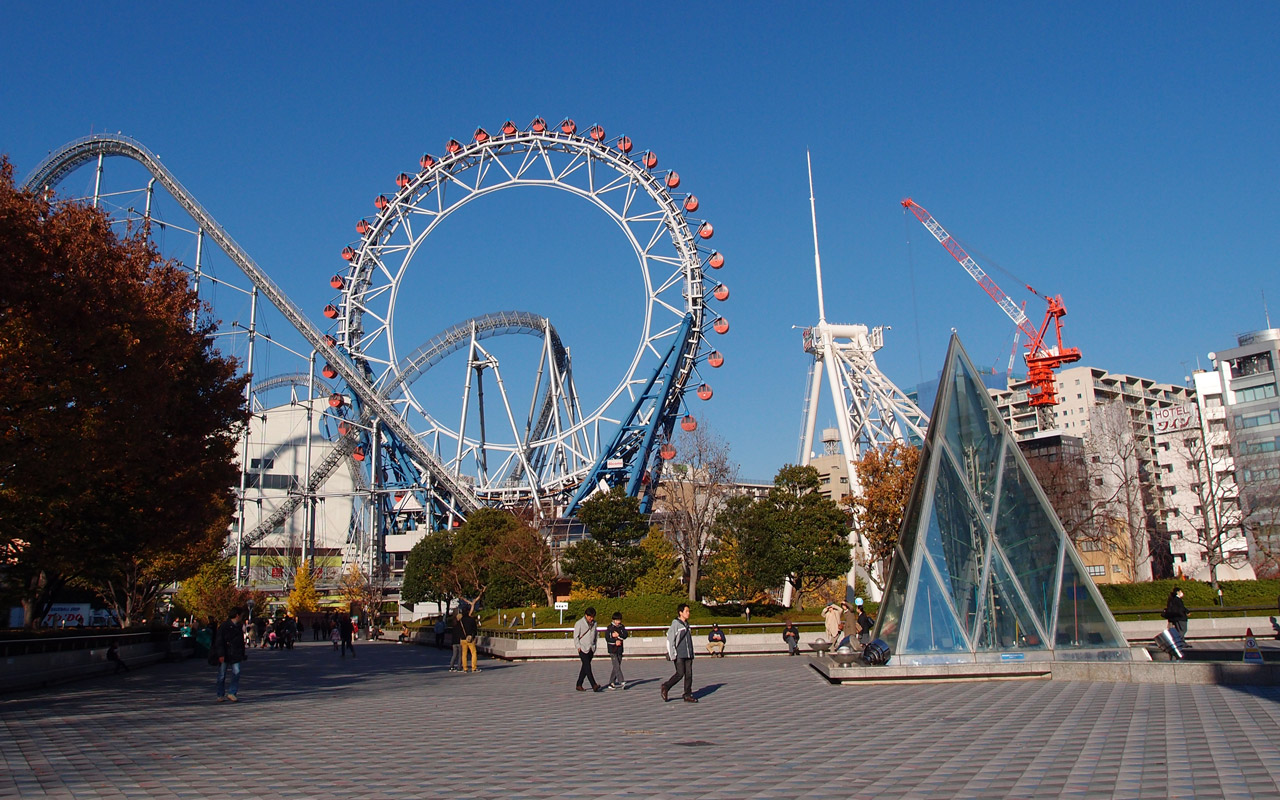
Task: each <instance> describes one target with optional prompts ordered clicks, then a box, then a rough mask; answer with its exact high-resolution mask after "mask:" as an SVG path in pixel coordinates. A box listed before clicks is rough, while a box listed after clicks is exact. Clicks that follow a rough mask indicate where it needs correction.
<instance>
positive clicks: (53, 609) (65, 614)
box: [40, 603, 90, 628]
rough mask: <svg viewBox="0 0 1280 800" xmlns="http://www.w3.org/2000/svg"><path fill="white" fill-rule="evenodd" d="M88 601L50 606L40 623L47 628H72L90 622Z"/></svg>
mask: <svg viewBox="0 0 1280 800" xmlns="http://www.w3.org/2000/svg"><path fill="white" fill-rule="evenodd" d="M89 615H90V611H89V604H88V603H59V604H57V605H54V606H50V608H49V613H48V614H46V615H45V617H44V619H43V620H41V622H40V624H41V625H43V626H44V627H46V628H72V627H75V626H77V625H87V624H89Z"/></svg>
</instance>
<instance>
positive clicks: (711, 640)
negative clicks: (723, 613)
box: [707, 622, 725, 658]
mask: <svg viewBox="0 0 1280 800" xmlns="http://www.w3.org/2000/svg"><path fill="white" fill-rule="evenodd" d="M724 642H725V638H724V631H722V630H720V623H718V622H717V623H715V624H714V625H712V626H711V632H710V633H708V634H707V652H708V653H710V654H711V655H713V656H719V657H721V658H724Z"/></svg>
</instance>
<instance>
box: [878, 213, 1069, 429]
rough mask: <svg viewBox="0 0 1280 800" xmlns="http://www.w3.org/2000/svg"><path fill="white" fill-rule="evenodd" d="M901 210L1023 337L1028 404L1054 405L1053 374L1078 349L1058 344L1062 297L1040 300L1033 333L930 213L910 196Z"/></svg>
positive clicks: (1021, 313)
mask: <svg viewBox="0 0 1280 800" xmlns="http://www.w3.org/2000/svg"><path fill="white" fill-rule="evenodd" d="M902 207H903V208H906V209H908V210H910V211H911V213H912V214H915V216H916V219H918V220H920V223H921V224H922V225H924V227H925V228H926V229H927V230H928V231H929V233H931V234H933V238H935V239H937V240H938V243H939V244H941V245H942V246H943V247H945V248H946V250H947V252H948V253H950V254H951V257H952V258H954V259H955V260H956V261H958V262H960V266H962V267H964V270H965V272H968V273H969V276H970V277H971V278H973V279H974V280H975V281H977V283H978V285H979V286H981V287H982V289H983V291H985V292H986V293H987V295H988V296H990V297H991V299H992V300H994V301H995V303H996V305H998V306H1000V308H1001V309H1002V310H1003V311H1004V313H1005V314H1006V315H1007V316H1008V317H1009V319H1011V320H1013V324H1014V325H1016V326H1017V328H1018V330H1020V331H1021V332H1022V333H1023V335H1025V336H1026V337H1027V343H1026V345H1024V346H1025V347H1026V349H1027V352H1026V353H1024V354H1023V358H1024V359H1025V360H1026V362H1027V381H1028V382H1029V383H1030V384H1031V385H1032V387H1033V388H1032V391H1031V392H1030V393H1029V395H1028V403H1029V404H1030V405H1032V406H1040V407H1042V406H1054V405H1057V404H1058V391H1057V385H1056V383H1055V381H1054V371H1055V370H1057V369H1058V368H1059V367H1061V366H1062V365H1063V364H1070V363H1072V362H1075V361H1079V360H1080V348H1078V347H1066V346H1064V345H1063V344H1062V318H1063V317H1065V316H1066V315H1067V307H1066V305H1064V304H1063V302H1062V295H1055V296H1053V297H1046V298H1044V299H1045V302H1047V303H1048V306H1049V307H1048V309H1046V311H1045V315H1044V322H1043V323H1041V325H1040V328H1039V330H1037V329H1036V328H1035V326H1033V325H1032V324H1031V320H1030V319H1029V318H1028V317H1027V315H1026V313H1025V312H1024V311H1023V310H1022V308H1020V307H1019V306H1018V304H1017V303H1015V302H1013V300H1012V299H1011V298H1010V297H1009V295H1007V294H1005V293H1004V290H1003V289H1001V288H1000V287H999V286H997V285H996V282H995V281H994V280H992V279H991V276H990V275H988V274H987V273H986V271H984V270H983V269H982V267H980V266H978V262H976V261H974V260H973V257H972V256H970V255H969V254H968V253H966V252H965V250H964V248H963V247H961V246H960V243H959V242H957V241H956V240H955V238H953V237H952V236H951V234H950V233H947V229H946V228H944V227H942V224H941V223H940V222H938V221H937V220H936V219H934V218H933V215H932V214H930V213H929V212H928V211H926V210H925V209H924V208H923V207H922V206H921V205H920V204H919V203H916V202H915V201H914V200H912V199H911V198H910V197H908V198H907V199H906V200H903V201H902ZM1027 290H1028V291H1030V292H1031V293H1032V294H1037V295H1038V294H1039V293H1038V292H1037V291H1036V290H1035V289H1032V288H1031V287H1030V286H1028V287H1027ZM1051 327H1052V330H1053V335H1054V340H1055V342H1056V344H1055V345H1054V346H1052V347H1050V346H1048V345H1046V343H1045V336H1047V335H1048V334H1049V332H1050V328H1051Z"/></svg>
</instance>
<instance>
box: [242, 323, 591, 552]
mask: <svg viewBox="0 0 1280 800" xmlns="http://www.w3.org/2000/svg"><path fill="white" fill-rule="evenodd" d="M473 333H474V335H475V338H476V339H477V340H480V339H489V338H492V337H494V336H500V335H502V334H508V333H523V334H528V335H532V336H547V337H549V338H550V340H551V353H552V356H553V357H554V358H555V363H556V368H557V369H558V370H560V374H562V375H563V374H564V373H565V372H567V371H568V369H569V353H568V351H566V350H565V348H564V345H563V343H561V341H560V334H558V333H556V329H555V328H554V327H553V326H552V325H551V322H550V320H548V319H547V318H546V317H543V316H540V315H538V314H531V313H529V312H527V311H499V312H496V313H492V314H484V315H482V316H479V317H475V318H473V319H469V320H467V321H466V322H462V323H459V324H458V325H454V326H453V327H451V328H448V329H446V330H444V331H441V332H440V333H438V334H436V335H435V336H433V337H431V338H430V339H429V340H427V342H426V344H424V345H422V346H421V347H419V348H418V349H417V350H415V351H413V352H412V353H410V354H409V355H408V356H407V357H406V358H405V359H404V360H403V361H402V362H401V363H400V365H399V367H398V368H397V369H396V379H395V381H393V382H392V383H391V384H390V385H389V386H388V387H387V390H386V394H388V395H391V394H394V392H395V390H396V389H398V388H399V387H400V386H402V385H404V384H408V383H413V381H414V380H416V379H417V378H418V376H419V375H421V374H422V373H424V372H426V371H427V370H429V369H431V367H433V366H435V365H436V364H438V363H440V362H441V361H442V360H444V358H445V357H446V356H448V355H450V354H451V353H455V352H457V351H458V350H461V349H462V348H463V347H465V346H466V344H467V343H468V342H469V341H470V340H471V336H472V335H473ZM308 380H314V381H315V385H316V386H320V387H326V388H327V387H328V384H326V383H325V382H324V381H322V380H321V379H319V378H310V376H308V375H306V374H305V373H302V374H290V375H280V376H275V377H272V378H268V379H266V380H265V381H263V382H262V383H261V384H259V386H258V387H257V388H258V390H259V391H266V390H267V389H271V388H274V387H276V386H282V385H299V386H305V385H307V381H308ZM329 391H332V390H331V389H329ZM554 410H555V409H554V403H553V402H552V401H551V398H550V397H548V398H547V399H546V400H545V401H544V402H543V405H542V413H541V414H540V416H539V421H538V425H537V428H536V429H535V431H536V432H537V433H536V435H541V432H542V430H543V429H545V427H546V425H547V420H548V419H549V418H550V415H551V414H552V413H554ZM368 424H369V414H368V413H364V414H362V415H361V417H360V421H359V423H358V425H359V426H368ZM359 429H360V428H359V427H356V428H355V429H354V430H353V431H352V432H351V433H348V434H346V435H344V436H342V437H341V438H340V439H339V440H338V443H337V445H336V446H335V447H334V448H333V450H331V451H329V453H328V454H327V455H326V456H325V458H324V459H323V460H322V461H321V462H320V463H319V464H318V465H317V466H316V467H315V469H313V470H312V471H311V474H310V475H309V476H308V477H307V485H306V490H305V491H304V492H303V493H302V494H291V495H289V496H288V497H287V498H286V499H285V501H284V502H283V503H281V504H280V505H279V506H277V507H276V508H275V509H274V510H273V511H272V512H271V514H269V515H268V516H267V517H265V518H264V519H263V520H262V521H261V522H259V523H258V524H257V525H255V526H254V527H253V529H252V530H250V531H249V532H248V533H246V534H245V536H244V546H245V547H252V546H254V545H256V544H257V543H258V542H260V541H262V540H263V539H265V538H266V537H267V535H268V534H270V533H271V532H272V531H273V530H275V529H276V527H277V526H279V525H282V524H283V523H284V522H285V520H287V519H289V517H291V516H292V515H293V513H294V512H295V511H297V510H298V508H299V507H301V506H302V504H303V502H304V500H305V499H306V498H307V497H311V496H313V495H315V493H316V492H317V491H319V489H320V487H321V486H323V485H324V483H325V482H326V481H327V480H328V479H329V476H330V475H332V474H333V472H334V470H336V469H337V468H338V465H339V464H340V463H342V462H343V461H344V460H346V461H347V462H348V465H349V466H351V468H352V475H354V476H356V478H357V482H358V483H360V482H361V481H362V479H363V475H362V474H361V473H360V471H359V469H358V468H357V467H356V465H355V463H354V462H353V461H352V460H351V453H352V451H353V450H354V449H355V447H356V443H357V438H356V435H355V432H356V431H358V430H359ZM365 488H367V487H365V486H361V485H357V487H356V491H363V490H364V489H365ZM227 552H228V554H231V553H234V552H235V549H234V547H229V548H228V551H227Z"/></svg>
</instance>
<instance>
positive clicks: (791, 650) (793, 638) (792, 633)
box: [782, 620, 800, 656]
mask: <svg viewBox="0 0 1280 800" xmlns="http://www.w3.org/2000/svg"><path fill="white" fill-rule="evenodd" d="M782 641H784V642H786V643H787V655H789V656H795V655H799V654H800V629H799V628H797V627H796V624H795V623H794V622H792V621H791V620H787V627H785V628H783V629H782Z"/></svg>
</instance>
